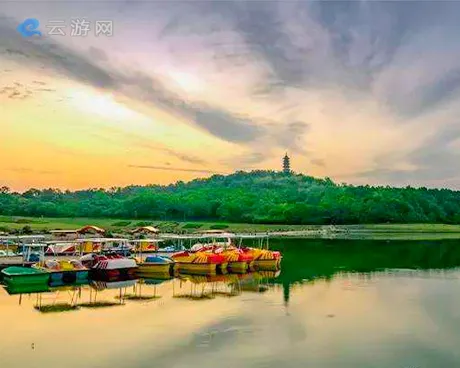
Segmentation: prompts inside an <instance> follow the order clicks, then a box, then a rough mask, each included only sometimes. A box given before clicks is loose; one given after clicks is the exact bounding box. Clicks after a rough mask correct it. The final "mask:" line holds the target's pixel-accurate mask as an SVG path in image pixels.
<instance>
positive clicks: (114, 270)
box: [80, 253, 137, 280]
mask: <svg viewBox="0 0 460 368" xmlns="http://www.w3.org/2000/svg"><path fill="white" fill-rule="evenodd" d="M80 260H81V262H82V263H83V264H84V265H85V266H86V267H88V268H89V269H90V275H91V277H92V278H94V279H103V280H105V279H109V280H110V279H115V278H119V277H125V276H134V274H135V271H136V269H137V263H136V260H134V259H132V258H126V257H124V256H122V255H119V254H107V255H99V254H94V253H91V254H87V255H84V256H83V257H81V258H80Z"/></svg>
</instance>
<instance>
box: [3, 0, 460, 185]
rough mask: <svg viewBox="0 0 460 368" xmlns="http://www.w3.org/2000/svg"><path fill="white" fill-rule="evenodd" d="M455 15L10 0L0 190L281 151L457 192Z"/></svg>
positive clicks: (399, 7) (450, 8)
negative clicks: (57, 27)
mask: <svg viewBox="0 0 460 368" xmlns="http://www.w3.org/2000/svg"><path fill="white" fill-rule="evenodd" d="M26 18H36V19H38V20H39V21H40V27H39V29H40V30H41V31H42V36H41V37H40V36H33V37H30V38H24V37H22V36H21V35H20V34H19V32H18V31H17V30H16V27H17V26H18V24H20V23H21V22H22V21H23V20H24V19H26ZM81 19H85V20H86V21H88V22H89V23H90V31H89V33H88V34H87V35H86V36H78V35H73V36H72V35H71V31H72V28H71V22H72V20H81ZM459 19H460V2H454V1H452V2H442V1H436V2H435V1H417V2H416V1H407V2H399V1H384V2H377V1H350V2H348V1H337V2H333V1H320V2H307V1H299V2H296V1H285V2H275V1H270V2H268V1H267V2H265V1H257V0H253V1H248V2H243V1H202V2H196V1H187V2H180V1H169V2H166V1H165V2H160V1H144V2H134V1H98V2H90V1H87V0H86V1H85V0H81V1H71V2H66V1H58V0H55V1H47V2H44V1H23V0H15V1H7V2H3V1H0V178H1V180H0V184H1V185H6V186H9V187H10V188H12V189H14V190H19V191H22V190H26V189H27V188H30V187H35V188H48V187H54V188H62V189H64V188H65V189H80V188H88V187H114V186H125V185H130V184H140V185H143V184H150V183H158V184H167V183H171V182H175V181H177V180H184V181H188V180H191V179H193V178H196V177H207V176H210V175H212V174H214V173H222V174H226V173H231V172H233V171H235V170H253V169H268V170H280V169H281V159H282V157H283V156H284V154H285V152H288V154H289V155H290V156H291V162H292V169H293V170H294V171H295V172H299V173H304V174H307V175H312V176H317V177H330V178H331V179H333V180H335V181H337V182H340V183H341V182H346V183H351V184H372V185H395V186H406V185H412V186H427V187H448V188H453V189H460V150H459V148H460V124H459V117H460V103H459V101H460V99H459V97H460V41H459V39H458V35H459V32H458V31H459V30H460V22H459ZM99 20H109V21H112V24H113V35H112V36H107V35H99V36H97V37H96V35H95V22H96V21H99ZM53 21H63V22H64V24H65V25H66V28H65V30H64V31H65V32H66V35H65V36H61V35H49V34H47V32H48V30H49V28H47V25H50V24H51V23H50V22H53Z"/></svg>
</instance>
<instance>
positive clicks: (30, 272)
mask: <svg viewBox="0 0 460 368" xmlns="http://www.w3.org/2000/svg"><path fill="white" fill-rule="evenodd" d="M2 276H3V283H4V284H5V285H6V286H7V288H9V289H10V290H14V289H21V288H22V287H24V286H27V287H32V286H34V287H35V286H37V287H38V288H39V289H40V288H41V287H43V288H47V287H48V280H49V273H48V272H46V271H43V270H38V269H35V268H30V267H17V266H13V267H7V268H5V269H3V270H2Z"/></svg>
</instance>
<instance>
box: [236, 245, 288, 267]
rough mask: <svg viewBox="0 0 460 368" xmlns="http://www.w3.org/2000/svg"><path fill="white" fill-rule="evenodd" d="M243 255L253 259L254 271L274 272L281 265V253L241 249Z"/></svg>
mask: <svg viewBox="0 0 460 368" xmlns="http://www.w3.org/2000/svg"><path fill="white" fill-rule="evenodd" d="M241 250H242V251H243V253H245V254H247V255H249V256H251V257H253V259H254V268H255V269H256V270H265V271H276V270H278V269H279V268H280V265H281V259H282V256H281V253H280V252H278V251H273V250H269V249H262V248H250V247H244V248H241Z"/></svg>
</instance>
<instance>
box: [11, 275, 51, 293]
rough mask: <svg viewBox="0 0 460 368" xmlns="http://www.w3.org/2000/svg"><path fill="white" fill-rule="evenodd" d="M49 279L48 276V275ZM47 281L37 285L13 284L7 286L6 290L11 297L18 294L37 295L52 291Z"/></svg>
mask: <svg viewBox="0 0 460 368" xmlns="http://www.w3.org/2000/svg"><path fill="white" fill-rule="evenodd" d="M46 276H47V277H48V275H46ZM47 280H48V279H47V278H46V281H44V282H42V283H37V284H27V283H25V284H22V283H13V284H7V285H6V287H5V290H6V292H7V293H8V294H10V295H16V294H35V293H44V292H47V291H50V289H49V287H48V282H47Z"/></svg>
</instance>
